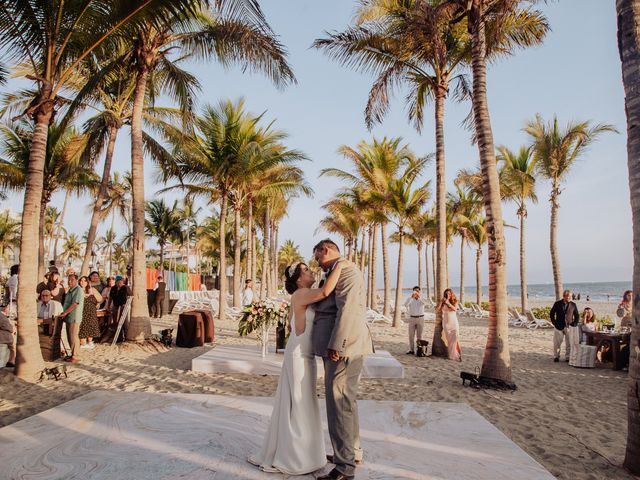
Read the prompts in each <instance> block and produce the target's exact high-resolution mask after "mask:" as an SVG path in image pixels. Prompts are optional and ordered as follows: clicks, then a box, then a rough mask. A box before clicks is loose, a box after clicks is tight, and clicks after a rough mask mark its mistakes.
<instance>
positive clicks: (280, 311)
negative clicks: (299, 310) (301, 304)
mask: <svg viewBox="0 0 640 480" xmlns="http://www.w3.org/2000/svg"><path fill="white" fill-rule="evenodd" d="M288 318H289V305H288V304H287V303H286V302H276V301H273V300H264V301H259V302H255V303H252V304H251V305H247V306H246V307H245V308H244V310H243V313H242V318H241V319H240V322H239V323H238V334H239V335H240V336H241V337H245V336H247V335H249V334H250V333H251V332H253V331H256V330H258V329H260V328H262V326H266V327H267V329H268V328H270V327H272V326H273V325H278V326H279V327H286V325H287V321H288Z"/></svg>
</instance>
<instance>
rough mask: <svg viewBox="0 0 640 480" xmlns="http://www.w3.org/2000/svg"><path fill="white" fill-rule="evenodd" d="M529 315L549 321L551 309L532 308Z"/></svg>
mask: <svg viewBox="0 0 640 480" xmlns="http://www.w3.org/2000/svg"><path fill="white" fill-rule="evenodd" d="M531 313H533V316H534V317H536V318H539V319H541V320H551V307H540V308H532V309H531Z"/></svg>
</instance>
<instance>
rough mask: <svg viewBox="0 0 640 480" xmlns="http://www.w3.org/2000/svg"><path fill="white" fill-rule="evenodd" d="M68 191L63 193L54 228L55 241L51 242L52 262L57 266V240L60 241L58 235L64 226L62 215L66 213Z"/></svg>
mask: <svg viewBox="0 0 640 480" xmlns="http://www.w3.org/2000/svg"><path fill="white" fill-rule="evenodd" d="M70 194H71V192H70V191H69V190H67V191H65V193H64V203H63V204H62V212H60V220H59V221H58V227H57V228H56V234H55V240H54V241H53V261H54V263H55V264H56V265H57V264H58V240H60V234H61V233H62V227H63V225H64V215H65V213H66V212H67V202H68V201H69V195H70Z"/></svg>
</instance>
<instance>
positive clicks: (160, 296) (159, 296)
mask: <svg viewBox="0 0 640 480" xmlns="http://www.w3.org/2000/svg"><path fill="white" fill-rule="evenodd" d="M153 290H154V292H155V294H156V298H155V302H154V308H153V318H162V313H163V310H164V296H165V292H166V291H167V284H166V282H165V281H164V278H163V277H162V275H158V280H157V281H156V283H155V285H154V286H153Z"/></svg>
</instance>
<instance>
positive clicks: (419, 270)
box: [417, 240, 422, 291]
mask: <svg viewBox="0 0 640 480" xmlns="http://www.w3.org/2000/svg"><path fill="white" fill-rule="evenodd" d="M417 249H418V288H419V289H420V290H421V291H422V240H418V246H417Z"/></svg>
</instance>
